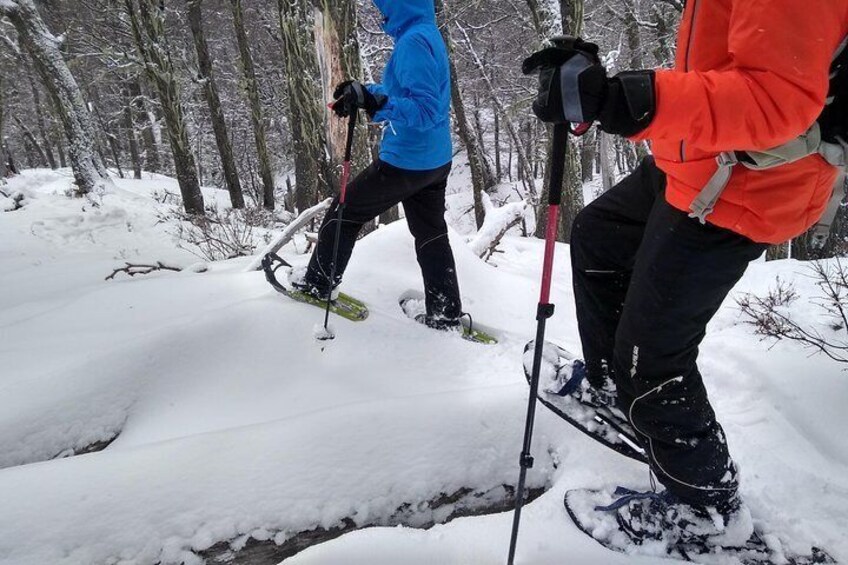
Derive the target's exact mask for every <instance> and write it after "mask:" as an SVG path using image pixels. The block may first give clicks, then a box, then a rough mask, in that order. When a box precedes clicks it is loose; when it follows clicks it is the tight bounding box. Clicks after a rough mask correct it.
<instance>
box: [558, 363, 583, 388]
mask: <svg viewBox="0 0 848 565" xmlns="http://www.w3.org/2000/svg"><path fill="white" fill-rule="evenodd" d="M587 374H588V371H587V370H586V364H585V363H583V361H581V360H579V359H577V360H575V361H574V363H573V364H572V365H571V377H570V378H569V379H568V380H567V381H565V384H563V385H562V388H560V389H559V390H558V391H556V393H555V394H556V395H557V396H569V395H570V394H573V393H574V392H575V391H576V390H577V389H578V388H580V385H581V384H582V383H583V381H584V380H585V379H586V375H587Z"/></svg>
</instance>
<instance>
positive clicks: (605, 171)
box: [598, 131, 615, 192]
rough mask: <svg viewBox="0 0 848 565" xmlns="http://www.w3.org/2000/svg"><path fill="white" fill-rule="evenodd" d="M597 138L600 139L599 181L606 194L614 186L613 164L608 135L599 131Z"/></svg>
mask: <svg viewBox="0 0 848 565" xmlns="http://www.w3.org/2000/svg"><path fill="white" fill-rule="evenodd" d="M598 136H599V137H600V141H599V148H598V151H599V155H598V159H599V161H600V164H601V181H602V183H603V187H604V192H606V191H608V190H609V189H611V188H612V186H613V184H615V163H614V162H613V161H612V155H611V154H610V151H611V148H610V135H609V134H608V133H605V132H602V131H601V132H598Z"/></svg>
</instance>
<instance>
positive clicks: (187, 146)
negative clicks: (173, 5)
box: [124, 0, 204, 215]
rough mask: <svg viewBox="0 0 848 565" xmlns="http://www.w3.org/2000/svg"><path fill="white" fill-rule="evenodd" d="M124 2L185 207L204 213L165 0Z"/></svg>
mask: <svg viewBox="0 0 848 565" xmlns="http://www.w3.org/2000/svg"><path fill="white" fill-rule="evenodd" d="M124 4H125V7H126V11H127V15H128V16H129V17H130V23H131V25H132V31H133V38H134V39H135V43H136V48H137V49H138V51H139V53H140V54H141V57H142V59H143V60H144V62H145V70H146V71H147V76H148V78H149V79H150V82H151V83H152V84H153V85H154V86H155V88H156V91H157V93H158V95H159V102H160V105H161V106H162V113H163V115H164V118H165V125H166V128H167V130H168V141H169V142H170V144H171V152H172V154H173V157H174V169H175V171H176V176H177V181H178V182H179V185H180V193H181V195H182V198H183V207H184V208H185V211H186V213H188V214H195V215H203V214H204V206H203V193H202V192H201V191H200V181H199V180H198V178H197V166H196V163H195V160H194V155H193V154H192V151H191V142H190V141H189V138H188V130H187V129H186V123H185V117H184V112H183V107H182V101H181V99H180V89H179V85H178V84H177V77H176V70H175V68H174V63H173V61H172V60H171V53H170V49H169V47H168V43H167V38H166V36H165V11H164V2H161V3H160V0H124Z"/></svg>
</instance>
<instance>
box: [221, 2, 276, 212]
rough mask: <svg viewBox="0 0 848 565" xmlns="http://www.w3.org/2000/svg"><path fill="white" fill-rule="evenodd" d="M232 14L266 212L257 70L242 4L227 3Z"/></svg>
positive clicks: (267, 177) (268, 174)
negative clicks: (246, 29)
mask: <svg viewBox="0 0 848 565" xmlns="http://www.w3.org/2000/svg"><path fill="white" fill-rule="evenodd" d="M230 5H231V7H232V10H233V26H234V27H235V30H236V41H237V42H238V48H239V56H240V58H241V68H242V73H243V75H244V83H243V85H244V90H245V94H247V100H248V102H249V103H250V119H251V121H252V122H253V138H254V141H255V142H256V154H257V156H258V157H259V174H260V176H261V177H262V184H263V187H264V190H263V192H262V203H263V205H264V207H265V209H266V210H273V209H274V173H273V171H272V169H271V158H270V156H269V155H268V144H267V141H266V136H265V121H264V119H263V117H262V104H261V101H260V100H259V83H258V82H257V81H256V70H255V69H254V66H253V56H252V55H251V53H250V42H249V41H248V39H247V32H246V31H245V29H244V10H242V6H241V0H230Z"/></svg>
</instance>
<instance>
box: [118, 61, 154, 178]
mask: <svg viewBox="0 0 848 565" xmlns="http://www.w3.org/2000/svg"><path fill="white" fill-rule="evenodd" d="M126 86H127V93H128V95H129V97H130V106H131V107H132V111H133V122H134V123H135V128H136V130H137V131H138V132H139V134H140V135H141V141H142V143H143V144H144V166H143V167H144V168H145V169H147V170H148V171H150V172H152V173H158V172H161V171H162V160H161V159H160V158H159V144H158V143H156V135H155V134H154V133H153V121H152V120H151V119H150V112H149V111H148V109H147V104H146V103H145V99H144V92H143V91H142V90H141V84H140V83H139V81H138V78H137V77H132V78H130V79H129V80H127V82H126Z"/></svg>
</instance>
